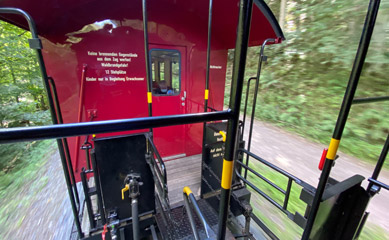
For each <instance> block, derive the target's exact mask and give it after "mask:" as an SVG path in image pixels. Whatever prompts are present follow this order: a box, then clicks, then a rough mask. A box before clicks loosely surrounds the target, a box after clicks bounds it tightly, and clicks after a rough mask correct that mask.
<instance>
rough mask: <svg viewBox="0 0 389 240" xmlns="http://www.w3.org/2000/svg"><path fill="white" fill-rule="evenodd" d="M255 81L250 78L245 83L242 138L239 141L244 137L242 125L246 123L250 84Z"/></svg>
mask: <svg viewBox="0 0 389 240" xmlns="http://www.w3.org/2000/svg"><path fill="white" fill-rule="evenodd" d="M254 79H257V78H256V77H251V78H249V80H248V81H247V87H246V100H245V102H244V110H243V126H242V136H240V137H241V138H240V141H243V136H244V125H245V123H246V115H247V103H248V101H249V94H250V83H251V81H252V80H254Z"/></svg>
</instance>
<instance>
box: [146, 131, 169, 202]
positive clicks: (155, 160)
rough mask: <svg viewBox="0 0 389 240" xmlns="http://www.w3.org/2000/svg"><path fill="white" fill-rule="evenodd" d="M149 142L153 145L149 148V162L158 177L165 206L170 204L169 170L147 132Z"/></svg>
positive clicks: (157, 182) (158, 184) (158, 189)
mask: <svg viewBox="0 0 389 240" xmlns="http://www.w3.org/2000/svg"><path fill="white" fill-rule="evenodd" d="M146 139H147V142H148V143H149V146H150V147H151V148H150V149H149V151H150V153H149V154H150V156H148V158H149V159H148V160H149V164H150V168H151V171H152V173H153V176H154V177H155V178H156V179H155V180H156V181H155V185H156V188H157V191H158V194H159V195H160V196H161V197H162V202H163V204H164V207H167V206H169V199H168V186H167V172H166V166H165V163H164V162H163V161H162V158H161V155H160V154H159V152H158V150H157V148H156V147H155V144H154V142H153V140H152V138H151V134H146Z"/></svg>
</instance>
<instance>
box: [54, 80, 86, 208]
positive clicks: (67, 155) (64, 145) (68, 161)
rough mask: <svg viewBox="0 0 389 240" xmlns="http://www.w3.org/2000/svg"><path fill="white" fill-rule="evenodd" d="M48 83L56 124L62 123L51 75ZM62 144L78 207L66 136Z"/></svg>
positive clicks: (78, 201)
mask: <svg viewBox="0 0 389 240" xmlns="http://www.w3.org/2000/svg"><path fill="white" fill-rule="evenodd" d="M48 83H49V86H51V91H50V93H51V94H52V98H53V102H54V106H55V110H56V111H55V112H56V116H57V121H58V124H63V118H62V111H61V106H60V104H59V100H58V94H57V87H56V86H55V82H54V79H53V78H52V77H48ZM62 144H63V149H64V153H65V158H66V164H67V167H68V171H69V173H70V179H71V183H72V187H73V193H74V198H75V201H76V203H77V206H78V208H79V209H80V198H79V196H78V190H77V185H76V179H75V177H74V171H73V164H72V159H71V156H70V152H69V145H68V140H67V139H66V138H63V139H62Z"/></svg>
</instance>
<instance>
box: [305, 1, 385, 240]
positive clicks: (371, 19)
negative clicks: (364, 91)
mask: <svg viewBox="0 0 389 240" xmlns="http://www.w3.org/2000/svg"><path fill="white" fill-rule="evenodd" d="M379 6H380V0H371V1H370V4H369V8H368V12H367V14H366V19H365V24H364V27H363V31H362V35H361V39H360V42H359V46H358V50H357V54H356V56H355V60H354V64H353V69H352V71H351V74H350V78H349V82H348V85H347V89H346V92H345V94H344V98H343V102H342V106H341V108H340V111H339V115H338V120H337V121H336V125H335V129H334V133H333V135H332V139H331V142H330V145H329V147H328V152H327V155H326V159H325V163H324V167H323V170H322V173H321V175H320V180H319V184H318V186H317V189H316V193H315V197H314V199H313V202H312V206H311V210H310V213H309V216H308V219H307V224H306V226H305V229H304V233H303V236H302V239H304V240H308V239H309V236H310V234H311V231H312V227H313V224H314V221H315V218H316V215H317V211H318V209H319V206H320V202H321V199H322V196H323V193H324V189H325V186H326V184H327V181H328V178H329V175H330V172H331V168H332V166H333V163H334V160H335V157H336V152H337V151H338V147H339V143H340V139H341V137H342V134H343V130H344V127H345V125H346V121H347V118H348V114H349V112H350V109H351V105H352V102H353V99H354V96H355V92H356V90H357V86H358V81H359V77H360V75H361V72H362V68H363V64H364V62H365V58H366V54H367V50H368V49H369V44H370V39H371V36H372V34H373V29H374V25H375V20H376V17H377V13H378V9H379Z"/></svg>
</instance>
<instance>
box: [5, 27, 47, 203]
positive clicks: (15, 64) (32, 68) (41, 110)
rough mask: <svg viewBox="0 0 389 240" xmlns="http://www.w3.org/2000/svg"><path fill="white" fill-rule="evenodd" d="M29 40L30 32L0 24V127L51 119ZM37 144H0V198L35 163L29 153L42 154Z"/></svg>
mask: <svg viewBox="0 0 389 240" xmlns="http://www.w3.org/2000/svg"><path fill="white" fill-rule="evenodd" d="M29 38H31V35H30V33H29V32H27V31H25V30H22V29H20V28H18V27H15V26H13V25H11V24H8V23H5V22H3V21H0V46H1V48H0V126H1V128H8V127H22V126H33V125H43V124H47V123H48V122H49V120H50V118H49V113H48V105H47V103H46V98H45V92H44V89H43V85H42V79H41V77H40V72H39V66H38V64H37V61H36V56H35V52H34V51H33V50H32V49H30V48H29V46H28V39H29ZM40 145H41V143H37V142H32V143H27V144H26V143H15V144H1V145H0V196H2V195H3V192H2V190H3V189H5V188H6V187H7V186H8V185H9V184H10V183H11V182H12V177H11V176H12V174H14V173H15V174H16V172H17V171H19V170H20V169H21V168H22V166H24V167H26V164H28V163H31V162H34V161H35V159H34V156H32V155H30V154H29V153H30V152H32V151H34V150H42V151H44V149H35V148H39V146H40ZM45 151H47V148H46V149H45ZM26 156H28V157H26ZM7 174H8V176H7V177H5V176H6V175H7ZM19 175H20V173H19ZM21 176H23V174H22V175H21Z"/></svg>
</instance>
